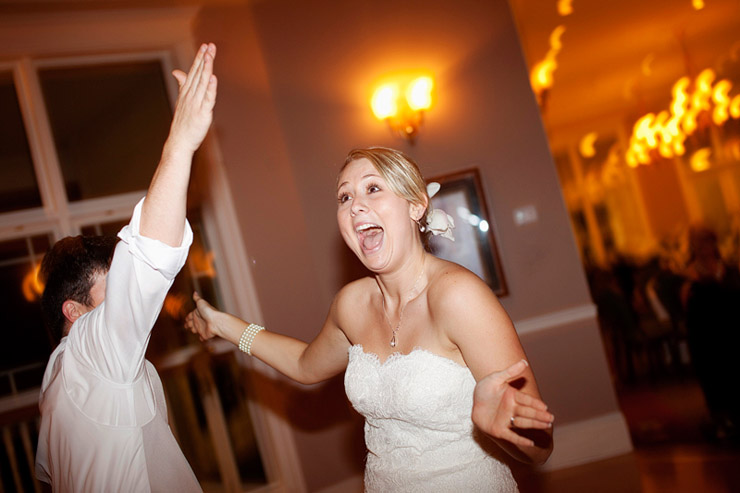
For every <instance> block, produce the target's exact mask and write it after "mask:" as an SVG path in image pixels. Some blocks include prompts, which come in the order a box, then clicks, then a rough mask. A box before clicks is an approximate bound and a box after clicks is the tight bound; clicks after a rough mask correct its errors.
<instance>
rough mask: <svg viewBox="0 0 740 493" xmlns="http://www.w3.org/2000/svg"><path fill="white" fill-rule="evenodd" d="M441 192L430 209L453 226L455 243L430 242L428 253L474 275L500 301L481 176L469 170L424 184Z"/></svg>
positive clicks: (502, 286)
mask: <svg viewBox="0 0 740 493" xmlns="http://www.w3.org/2000/svg"><path fill="white" fill-rule="evenodd" d="M429 182H437V183H439V184H440V189H439V192H437V194H436V195H435V196H434V197H432V204H431V207H432V208H434V209H442V210H443V211H445V212H446V213H447V214H449V215H450V216H452V218H453V220H454V222H455V229H454V230H453V234H454V236H455V241H454V242H453V241H450V240H449V239H447V238H444V237H441V236H434V235H432V237H431V238H430V240H429V247H430V249H431V252H432V253H433V254H434V255H435V256H437V257H440V258H443V259H445V260H449V261H451V262H455V263H457V264H460V265H462V266H463V267H465V268H467V269H468V270H470V271H471V272H473V273H475V274H476V275H477V276H478V277H480V278H481V279H482V280H483V281H485V282H486V284H488V286H490V288H491V290H493V292H494V293H495V294H496V295H497V296H499V297H501V296H506V295H507V294H508V289H507V287H506V280H505V278H504V273H503V269H502V268H501V259H500V258H499V254H498V249H497V247H496V238H495V236H494V229H495V228H494V224H493V222H492V221H491V219H490V217H489V216H488V207H487V205H486V200H485V195H484V193H483V187H482V185H481V183H482V182H481V179H480V173H479V171H478V169H477V168H469V169H465V170H461V171H457V172H454V173H449V174H446V175H441V176H436V177H433V178H430V179H428V180H427V183H429Z"/></svg>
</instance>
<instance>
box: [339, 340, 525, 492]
mask: <svg viewBox="0 0 740 493" xmlns="http://www.w3.org/2000/svg"><path fill="white" fill-rule="evenodd" d="M475 383H476V382H475V378H474V377H473V375H472V373H470V370H469V369H468V368H466V367H464V366H460V365H459V364H457V363H456V362H454V361H452V360H450V359H448V358H444V357H442V356H439V355H436V354H434V353H431V352H429V351H426V350H424V349H415V350H413V351H412V352H411V353H409V354H400V353H395V354H393V355H391V356H390V357H389V358H388V359H387V360H386V361H385V362H384V363H381V362H380V360H379V358H378V356H377V355H375V354H372V353H366V352H364V350H363V348H362V346H361V345H355V346H352V347H350V349H349V364H348V365H347V371H346V373H345V377H344V387H345V390H346V392H347V397H348V398H349V400H350V402H351V403H352V405H353V406H354V408H355V409H356V410H357V411H358V412H359V413H360V414H362V415H363V416H364V417H365V444H366V446H367V450H368V454H367V463H366V466H365V490H366V491H367V492H368V493H372V492H384V493H385V492H409V493H410V492H432V491H433V492H435V493H437V492H454V493H468V492H501V493H503V492H506V493H509V492H516V491H518V490H517V486H516V481H514V478H513V477H512V475H511V471H510V470H509V468H508V466H506V464H504V463H503V462H501V461H499V460H497V459H496V458H495V457H493V456H492V455H491V453H489V452H490V451H489V452H487V451H486V450H484V448H483V445H485V446H486V448H487V449H489V447H490V445H492V444H491V443H490V440H489V439H488V438H486V437H476V433H475V426H474V425H473V422H472V420H471V418H470V413H471V410H472V407H473V390H474V389H475ZM494 446H495V445H494Z"/></svg>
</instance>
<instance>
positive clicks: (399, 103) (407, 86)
mask: <svg viewBox="0 0 740 493" xmlns="http://www.w3.org/2000/svg"><path fill="white" fill-rule="evenodd" d="M433 88H434V80H432V78H431V77H429V76H421V77H416V78H414V79H412V80H410V81H407V80H404V81H393V82H388V83H385V84H382V85H381V86H379V87H378V88H377V89H376V90H375V92H374V93H373V97H372V99H371V101H370V106H371V107H372V109H373V113H374V114H375V117H376V118H377V119H378V120H385V121H386V123H387V124H388V126H389V127H390V129H391V131H392V132H393V133H395V134H396V135H399V136H401V137H404V138H406V139H408V141H409V142H410V143H412V144H413V143H414V139H415V137H416V134H417V133H418V132H419V127H420V126H421V123H422V121H423V118H424V111H426V110H428V109H429V108H430V107H431V106H432V89H433Z"/></svg>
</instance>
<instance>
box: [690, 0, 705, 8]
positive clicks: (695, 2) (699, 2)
mask: <svg viewBox="0 0 740 493" xmlns="http://www.w3.org/2000/svg"><path fill="white" fill-rule="evenodd" d="M691 5H692V6H693V7H694V10H701V9H703V8H704V0H691Z"/></svg>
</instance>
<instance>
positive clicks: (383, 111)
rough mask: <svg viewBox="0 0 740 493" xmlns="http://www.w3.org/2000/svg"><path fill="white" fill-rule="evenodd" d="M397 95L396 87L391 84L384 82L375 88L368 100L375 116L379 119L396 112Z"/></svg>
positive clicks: (388, 116)
mask: <svg viewBox="0 0 740 493" xmlns="http://www.w3.org/2000/svg"><path fill="white" fill-rule="evenodd" d="M397 97H398V88H397V87H396V86H395V85H393V84H385V85H382V86H380V87H379V88H377V89H376V90H375V94H373V98H372V100H371V101H370V106H371V107H372V109H373V113H374V114H375V117H376V118H377V119H379V120H385V119H386V118H390V117H392V116H394V115H395V114H396V113H397V112H398V106H397V105H396V99H397Z"/></svg>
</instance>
